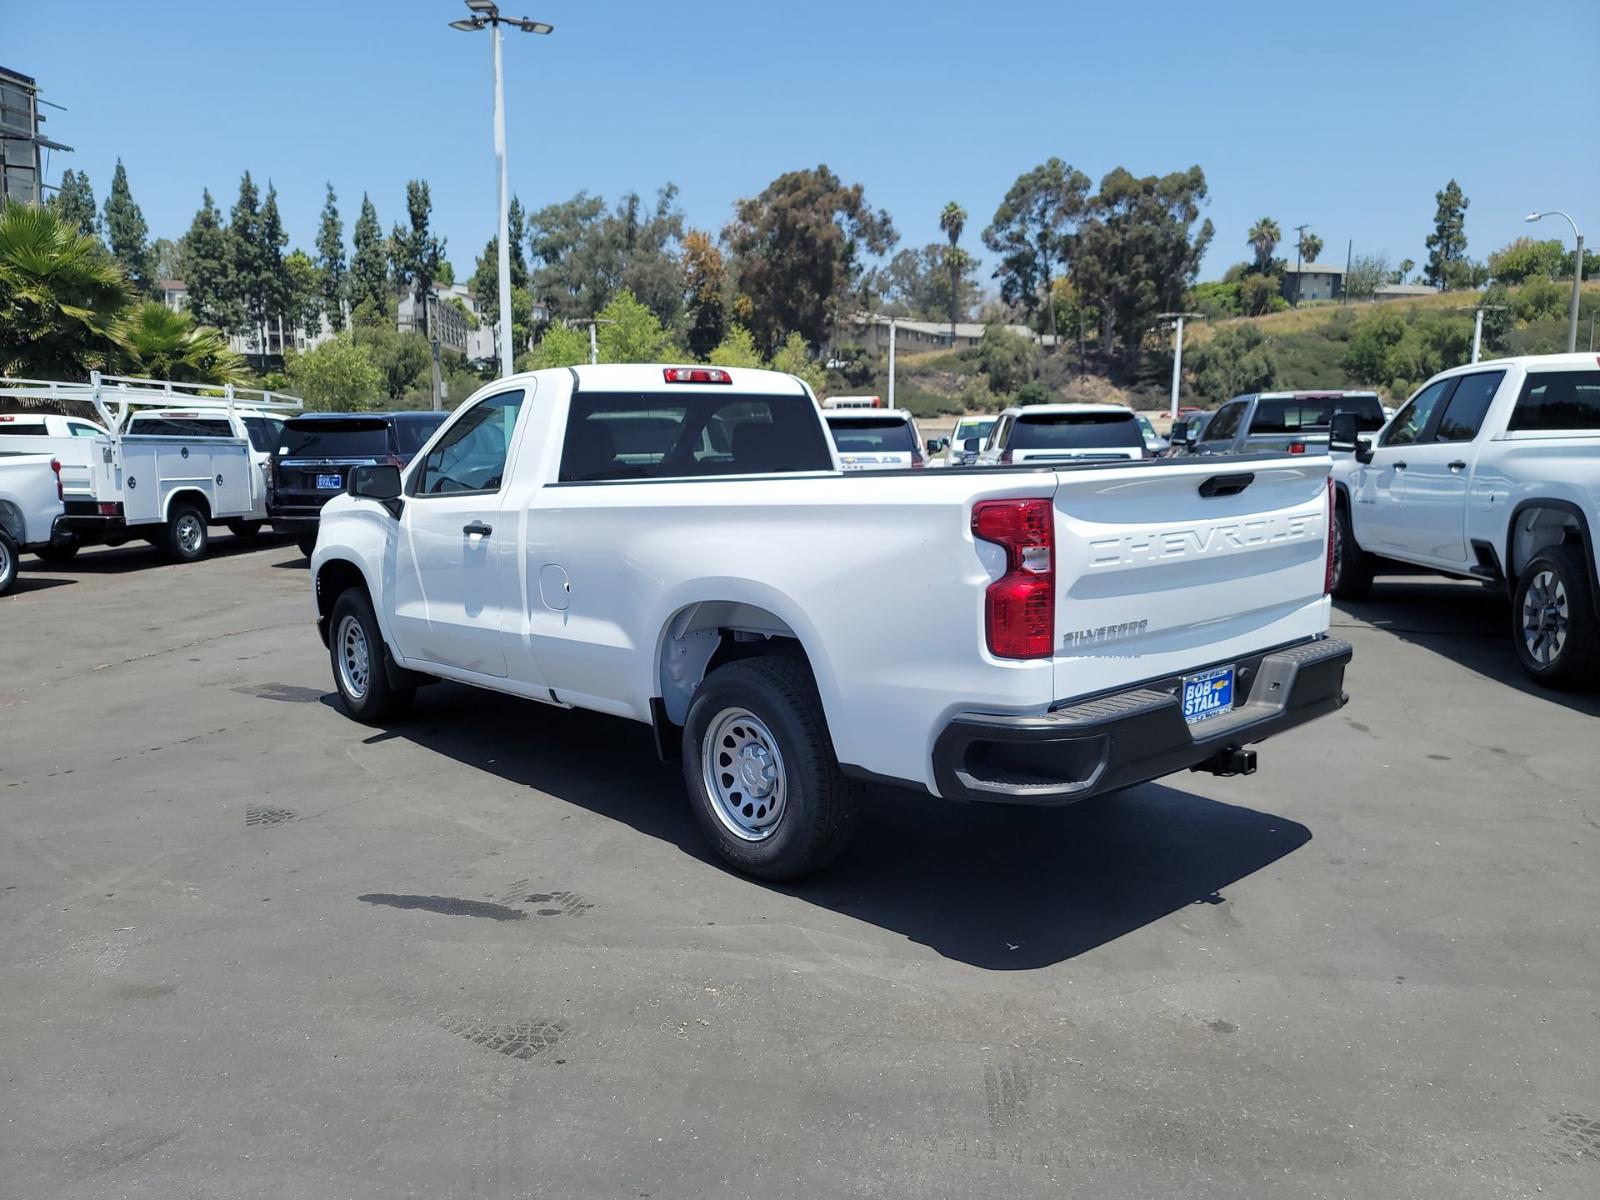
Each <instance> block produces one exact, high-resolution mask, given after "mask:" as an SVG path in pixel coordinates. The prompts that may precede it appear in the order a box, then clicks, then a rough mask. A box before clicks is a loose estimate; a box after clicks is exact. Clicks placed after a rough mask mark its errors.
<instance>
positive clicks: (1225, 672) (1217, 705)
mask: <svg viewBox="0 0 1600 1200" xmlns="http://www.w3.org/2000/svg"><path fill="white" fill-rule="evenodd" d="M1232 710H1233V668H1232V667H1231V666H1230V667H1214V668H1212V669H1211V670H1209V671H1202V672H1201V673H1200V674H1199V675H1186V676H1185V677H1184V680H1183V719H1184V720H1185V721H1187V722H1189V724H1191V725H1198V724H1199V723H1200V722H1201V721H1209V720H1211V718H1212V717H1220V716H1221V715H1222V714H1223V713H1226V712H1231V711H1232Z"/></svg>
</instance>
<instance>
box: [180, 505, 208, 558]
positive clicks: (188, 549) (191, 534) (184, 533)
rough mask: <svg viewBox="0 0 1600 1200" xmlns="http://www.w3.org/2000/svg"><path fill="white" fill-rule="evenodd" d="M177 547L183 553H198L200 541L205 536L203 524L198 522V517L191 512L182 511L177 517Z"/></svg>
mask: <svg viewBox="0 0 1600 1200" xmlns="http://www.w3.org/2000/svg"><path fill="white" fill-rule="evenodd" d="M177 535H178V548H179V549H180V550H182V551H183V552H184V553H185V554H190V555H192V554H198V553H200V543H201V541H202V540H203V539H204V538H205V535H206V529H205V526H204V525H202V524H201V523H200V518H199V517H197V516H195V515H194V514H193V513H184V514H183V516H181V517H179V518H178V528H177Z"/></svg>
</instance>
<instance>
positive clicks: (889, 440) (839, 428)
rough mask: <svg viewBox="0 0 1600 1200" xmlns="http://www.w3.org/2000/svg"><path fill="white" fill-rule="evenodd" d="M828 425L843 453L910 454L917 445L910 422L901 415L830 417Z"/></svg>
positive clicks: (834, 441)
mask: <svg viewBox="0 0 1600 1200" xmlns="http://www.w3.org/2000/svg"><path fill="white" fill-rule="evenodd" d="M828 428H829V429H830V430H832V432H833V444H834V445H835V446H837V447H838V448H839V451H840V453H842V454H872V453H875V452H876V453H880V454H910V453H911V452H912V451H914V450H915V449H916V448H917V446H916V439H915V438H913V437H912V436H911V425H910V423H909V422H907V421H905V420H903V419H902V418H900V417H869V418H866V419H862V418H850V417H837V418H836V417H829V418H828Z"/></svg>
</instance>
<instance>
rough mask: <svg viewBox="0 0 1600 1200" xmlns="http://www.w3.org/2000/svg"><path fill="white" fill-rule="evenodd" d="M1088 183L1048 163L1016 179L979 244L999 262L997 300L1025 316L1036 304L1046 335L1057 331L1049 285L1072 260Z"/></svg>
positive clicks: (1078, 174) (1059, 164)
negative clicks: (1041, 312)
mask: <svg viewBox="0 0 1600 1200" xmlns="http://www.w3.org/2000/svg"><path fill="white" fill-rule="evenodd" d="M1089 186H1090V181H1089V177H1088V176H1087V175H1085V174H1084V173H1083V172H1082V171H1079V170H1077V169H1076V168H1074V167H1071V166H1068V165H1067V164H1066V163H1064V162H1062V161H1061V160H1060V159H1059V158H1051V159H1048V160H1047V161H1045V162H1043V163H1041V164H1040V165H1039V166H1037V167H1034V168H1033V170H1031V171H1029V172H1027V173H1026V174H1023V175H1019V176H1017V180H1016V182H1015V183H1013V184H1012V185H1011V189H1010V190H1009V191H1008V192H1006V194H1005V199H1003V200H1001V201H1000V207H999V208H997V209H995V212H994V220H993V221H991V222H990V223H989V227H988V228H987V229H985V230H984V231H983V244H984V245H985V246H987V247H988V248H989V249H990V250H992V251H993V252H994V253H996V254H998V255H999V256H1000V265H999V266H997V267H996V268H995V272H994V278H996V279H998V280H999V281H1000V298H1001V299H1002V300H1004V301H1005V302H1006V303H1007V304H1014V305H1015V304H1019V305H1021V306H1022V308H1023V309H1024V310H1025V311H1026V312H1027V313H1028V314H1029V315H1030V316H1033V315H1035V314H1037V313H1038V311H1039V307H1040V305H1041V303H1042V304H1043V305H1044V306H1045V307H1046V309H1047V310H1048V320H1047V321H1046V324H1045V326H1044V327H1045V328H1046V329H1054V328H1055V327H1056V314H1055V293H1054V291H1053V290H1052V289H1051V286H1050V284H1051V280H1052V279H1053V278H1054V277H1055V273H1056V268H1057V267H1065V266H1067V265H1068V264H1069V263H1070V262H1071V260H1072V249H1073V245H1072V243H1073V237H1072V229H1073V227H1074V224H1075V223H1076V221H1077V220H1078V219H1079V218H1080V217H1081V216H1083V214H1084V211H1085V209H1086V208H1087V207H1088V197H1089Z"/></svg>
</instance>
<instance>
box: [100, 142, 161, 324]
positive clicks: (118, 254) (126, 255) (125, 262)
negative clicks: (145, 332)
mask: <svg viewBox="0 0 1600 1200" xmlns="http://www.w3.org/2000/svg"><path fill="white" fill-rule="evenodd" d="M105 223H106V225H105V227H106V240H107V241H109V242H110V243H111V257H112V258H114V259H116V260H117V261H118V262H119V263H121V264H122V269H123V270H124V271H125V272H127V275H128V282H129V283H130V284H132V286H133V289H134V291H136V292H138V293H140V294H141V295H149V294H150V292H151V290H152V285H153V283H154V280H153V279H152V278H151V275H152V271H153V266H152V264H151V262H150V227H149V226H148V225H146V224H145V220H144V213H142V212H140V211H139V206H138V205H137V204H135V203H134V201H133V194H132V192H130V191H129V190H128V172H127V170H126V169H125V168H124V167H123V165H122V160H121V159H120V158H119V159H117V170H116V174H114V175H113V176H112V177H111V194H110V195H108V196H107V197H106V208H105Z"/></svg>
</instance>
